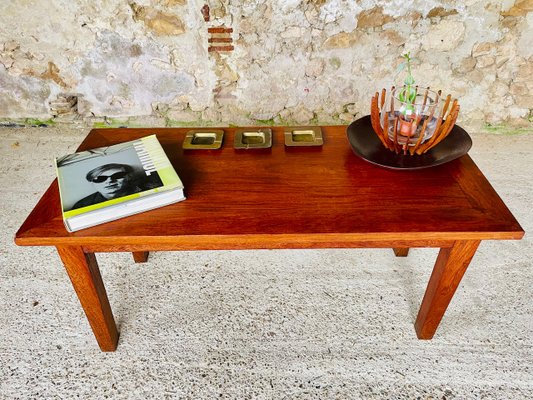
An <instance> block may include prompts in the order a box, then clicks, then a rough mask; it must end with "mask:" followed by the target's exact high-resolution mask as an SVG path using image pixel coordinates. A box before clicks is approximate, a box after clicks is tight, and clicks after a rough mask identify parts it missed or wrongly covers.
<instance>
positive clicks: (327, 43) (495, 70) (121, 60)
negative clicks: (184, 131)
mask: <svg viewBox="0 0 533 400" xmlns="http://www.w3.org/2000/svg"><path fill="white" fill-rule="evenodd" d="M2 3H3V4H2V6H3V9H2V12H1V13H0V51H1V52H0V118H3V119H18V118H26V117H34V118H40V119H48V118H55V119H58V120H67V121H68V120H73V119H78V120H79V119H82V120H85V121H87V122H89V123H90V122H91V121H94V120H97V119H98V118H102V117H131V116H134V117H142V118H145V121H149V122H151V123H153V124H167V125H169V124H179V123H183V122H191V121H192V122H195V123H198V124H208V123H215V124H224V123H236V124H254V123H257V122H263V123H264V122H265V120H268V122H273V123H287V122H296V123H302V124H304V123H310V122H311V123H313V122H333V123H335V122H349V121H351V120H353V119H354V118H356V117H357V116H360V115H364V114H367V113H368V110H369V101H370V97H371V94H372V93H373V92H374V91H376V90H379V89H380V88H381V87H390V86H391V85H392V84H393V81H394V79H395V70H396V66H397V64H398V63H399V62H400V61H399V58H400V55H401V54H402V53H403V52H405V51H411V53H412V54H413V55H414V56H415V57H416V58H417V59H418V60H419V64H418V65H416V67H415V69H414V75H415V79H417V82H418V83H421V84H422V83H423V84H427V85H430V86H432V87H434V88H441V89H443V90H444V91H445V92H449V93H451V94H452V95H453V96H455V97H458V98H459V101H460V104H461V106H462V110H461V115H460V118H459V120H460V122H461V124H462V125H464V126H467V127H468V126H472V127H474V126H476V127H479V126H481V125H482V124H484V123H487V122H488V123H491V124H500V123H505V124H507V125H509V126H516V127H528V126H530V120H531V113H532V109H533V98H532V96H531V92H532V89H533V79H532V76H533V62H532V61H533V46H532V42H533V0H516V1H513V0H505V1H503V2H502V1H496V0H493V1H485V0H468V1H458V0H457V1H456V0H440V1H437V0H433V1H431V0H425V1H422V0H410V1H400V0H395V1H384V0H360V1H347V0H276V1H261V0H250V1H244V0H238V1H236V0H234V1H231V2H230V1H228V0H226V1H221V0H209V1H199V0H135V1H133V0H130V2H129V3H128V2H125V1H121V0H108V1H102V0H100V1H94V0H91V1H87V0H80V1H77V2H69V1H59V0H55V1H49V2H48V1H47V2H44V1H35V0H7V1H6V0H3V2H2ZM206 4H207V5H208V6H209V14H208V15H209V18H210V20H209V21H205V20H204V16H203V14H202V8H203V7H204V6H205V5H206ZM204 10H205V9H204ZM220 26H223V27H226V28H231V29H232V31H231V33H230V34H229V35H227V37H231V43H230V44H231V46H232V48H231V50H229V51H209V46H210V44H209V43H208V40H209V39H210V38H211V36H210V35H212V34H210V33H208V28H213V27H220ZM212 36H213V37H215V36H216V35H212ZM396 81H398V78H396ZM68 96H76V97H77V99H78V104H77V106H76V107H72V109H69V107H70V106H68V105H65V104H67V103H65V101H66V100H65V99H66V98H68ZM62 102H63V103H62ZM58 104H59V105H58ZM69 104H71V103H69ZM61 107H63V108H65V107H66V109H61Z"/></svg>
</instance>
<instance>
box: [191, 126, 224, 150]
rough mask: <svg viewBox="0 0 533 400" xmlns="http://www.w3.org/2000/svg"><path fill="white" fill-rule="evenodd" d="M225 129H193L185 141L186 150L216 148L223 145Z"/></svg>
mask: <svg viewBox="0 0 533 400" xmlns="http://www.w3.org/2000/svg"><path fill="white" fill-rule="evenodd" d="M223 139H224V131H223V130H221V129H205V130H200V129H192V130H190V131H189V132H187V135H186V136H185V140H184V141H183V148H184V149H185V150H216V149H220V147H221V146H222V140H223Z"/></svg>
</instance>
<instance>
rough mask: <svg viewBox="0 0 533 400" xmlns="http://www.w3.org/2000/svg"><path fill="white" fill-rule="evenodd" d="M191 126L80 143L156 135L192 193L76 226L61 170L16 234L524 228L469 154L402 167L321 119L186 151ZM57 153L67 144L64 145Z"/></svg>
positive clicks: (499, 231)
mask: <svg viewBox="0 0 533 400" xmlns="http://www.w3.org/2000/svg"><path fill="white" fill-rule="evenodd" d="M190 129H192V128H143V129H134V128H123V129H94V130H92V131H91V132H90V133H89V135H88V136H87V138H86V139H85V140H84V141H83V143H82V144H81V145H80V147H79V150H80V151H81V150H87V149H90V148H95V147H101V146H107V145H112V144H116V143H120V142H125V141H128V140H133V139H136V138H140V137H143V136H147V135H150V134H154V133H155V134H156V135H157V138H158V139H159V141H160V142H161V145H162V146H163V148H164V150H165V152H166V154H167V155H168V157H169V159H170V161H171V162H172V164H173V165H174V167H175V169H176V171H177V173H178V175H179V176H180V177H181V179H182V181H183V184H184V186H185V194H186V196H187V200H185V201H183V202H180V203H176V204H173V205H169V206H166V207H162V208H159V209H156V210H151V211H147V212H143V213H140V214H137V215H133V216H130V217H126V218H123V219H120V220H117V221H113V222H108V223H105V224H101V225H98V226H95V227H92V228H88V229H84V230H81V231H77V232H74V233H68V232H67V231H66V229H65V227H64V225H63V220H62V217H61V209H60V200H59V192H58V186H57V180H55V181H54V182H53V183H52V184H51V186H50V187H49V189H48V190H47V191H46V192H45V194H44V195H43V197H42V198H41V200H40V201H39V203H38V204H37V205H36V207H35V208H34V210H33V211H32V212H31V214H30V215H29V216H28V218H27V220H26V221H25V222H24V224H23V225H22V226H21V228H20V229H19V231H18V232H17V234H16V238H15V241H16V243H17V244H19V245H44V246H46V245H52V246H56V245H80V246H84V248H86V249H88V250H90V251H120V250H123V251H130V250H131V251H134V250H165V249H169V250H172V249H176V250H179V249H182V250H187V249H190V250H193V249H238V248H312V247H320V248H325V247H375V246H377V247H380V246H382V247H387V246H388V245H390V244H391V243H396V244H399V245H405V246H407V247H416V246H428V245H429V246H430V245H435V246H436V247H438V246H440V245H442V244H443V243H445V242H447V241H448V242H450V243H452V242H453V241H454V240H469V239H472V240H481V239H520V238H521V237H522V236H523V234H524V232H523V230H522V228H521V227H520V225H519V224H518V222H517V221H516V219H515V218H514V217H513V215H512V214H511V212H510V211H509V209H508V208H507V207H506V206H505V204H504V203H503V201H502V200H501V199H500V197H499V196H498V194H497V193H496V192H495V191H494V189H493V188H492V186H491V185H490V183H489V182H488V181H487V179H486V178H485V177H484V176H483V174H482V173H481V171H480V170H479V169H478V167H477V166H476V165H475V163H474V162H473V161H472V159H471V158H470V157H469V156H468V155H466V156H463V157H461V158H459V159H457V160H454V161H452V162H449V163H447V164H445V165H440V166H437V167H433V168H428V169H424V170H416V171H394V170H387V169H384V168H380V167H378V166H375V165H372V164H370V163H368V162H366V161H364V160H362V159H360V158H359V157H357V156H356V155H354V153H353V152H352V149H351V147H350V145H349V143H348V139H347V136H346V126H323V127H322V132H323V136H324V144H323V146H320V147H318V146H317V147H307V148H304V147H296V148H293V147H286V146H285V145H284V136H283V135H284V128H283V127H271V129H272V135H273V145H272V148H271V149H261V150H259V149H254V150H236V149H234V148H233V139H234V135H235V130H236V128H218V129H223V130H224V132H225V136H224V143H223V146H222V148H221V149H220V150H183V149H182V143H183V140H184V138H185V134H186V133H187V132H188V131H189V130H190ZM58 156H59V154H58Z"/></svg>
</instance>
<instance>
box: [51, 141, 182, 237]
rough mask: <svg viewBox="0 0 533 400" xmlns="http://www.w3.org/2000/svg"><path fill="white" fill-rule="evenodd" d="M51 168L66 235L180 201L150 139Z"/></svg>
mask: <svg viewBox="0 0 533 400" xmlns="http://www.w3.org/2000/svg"><path fill="white" fill-rule="evenodd" d="M56 167H57V177H58V182H59V193H60V197H61V207H62V211H63V219H64V221H65V226H66V227H67V230H69V231H75V230H78V229H83V228H86V227H89V226H93V225H96V224H99V223H103V222H107V221H111V220H114V219H118V218H122V217H124V216H127V215H131V214H134V213H138V212H142V211H146V210H149V209H152V208H156V207H161V206H163V205H166V204H170V203H174V202H176V201H180V200H184V199H185V197H184V195H183V184H182V182H181V180H180V178H179V176H178V174H177V173H176V171H175V170H174V167H172V164H171V163H170V161H169V160H168V157H167V155H166V154H165V152H164V150H163V148H162V147H161V144H160V143H159V141H158V140H157V137H156V136H155V135H151V136H146V137H143V138H140V139H136V140H132V141H129V142H125V143H120V144H116V145H112V146H107V147H99V148H96V149H91V150H87V151H82V152H78V153H73V154H69V155H66V156H63V157H60V158H56Z"/></svg>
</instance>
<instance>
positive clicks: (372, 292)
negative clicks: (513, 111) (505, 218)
mask: <svg viewBox="0 0 533 400" xmlns="http://www.w3.org/2000/svg"><path fill="white" fill-rule="evenodd" d="M87 131H88V130H87V129H86V128H78V129H76V128H74V127H64V128H26V129H23V128H2V129H0V153H1V161H0V162H1V170H2V172H3V173H2V175H1V178H0V179H1V187H2V191H1V193H0V206H1V209H2V210H3V211H2V216H1V217H0V218H1V223H2V226H3V229H2V231H1V235H0V241H1V242H0V243H1V246H0V276H1V280H0V398H2V399H12V398H13V399H18V398H20V399H27V398H36V399H41V398H65V399H70V398H75V397H79V398H83V399H86V398H99V399H100V398H107V397H110V398H114V399H115V398H132V399H142V398H157V399H161V398H184V399H213V398H231V399H248V398H251V399H309V398H320V399H357V398H362V399H368V398H370V399H381V398H383V399H414V398H421V399H469V398H490V399H492V398H494V399H523V398H533V395H532V393H533V378H532V376H533V375H532V369H533V365H532V361H533V352H532V345H533V335H532V333H533V315H532V300H531V299H532V298H533V290H532V283H533V279H532V278H533V270H532V264H533V262H532V260H531V258H532V256H533V251H532V241H531V238H530V236H529V235H528V234H526V236H525V238H524V239H523V240H521V241H499V242H490V241H489V242H483V243H482V244H481V246H480V248H479V250H478V252H477V254H476V256H475V257H474V260H473V261H472V264H471V265H470V268H469V270H468V271H467V273H466V275H465V277H464V279H463V281H462V283H461V286H460V288H459V289H458V291H457V293H456V295H455V298H454V299H453V301H452V303H451V305H450V307H449V309H448V311H447V313H446V315H445V317H444V319H443V321H442V324H441V326H440V328H439V330H438V331H437V334H436V336H435V338H434V339H433V340H432V341H419V340H417V339H416V336H415V332H414V328H413V322H414V319H415V317H416V313H417V310H418V307H419V304H420V301H421V299H422V295H423V293H424V290H425V286H426V284H427V281H428V278H429V274H430V272H431V269H432V267H433V263H434V261H435V257H436V255H437V250H436V249H414V250H412V251H411V253H410V255H409V257H407V258H395V257H394V256H393V253H392V251H391V250H387V249H382V250H293V251H219V252H182V253H177V252H175V253H169V252H161V253H152V254H151V255H150V259H149V262H148V263H147V264H134V263H133V260H132V258H131V255H130V254H126V253H119V254H103V255H98V260H99V263H100V267H101V271H102V274H103V278H104V282H105V283H106V286H107V291H108V295H109V298H110V302H111V305H112V307H113V310H114V314H115V318H116V320H117V323H118V324H119V328H120V331H121V337H120V342H119V347H118V351H117V352H115V353H108V354H105V353H101V352H100V351H99V349H98V347H97V345H96V342H95V340H94V337H93V335H92V332H91V330H90V328H89V325H88V323H87V321H86V319H85V316H84V314H83V311H82V310H81V307H80V305H79V303H78V300H77V298H76V296H75V294H74V292H73V290H72V287H71V285H70V282H69V280H68V277H67V275H66V273H65V271H64V269H63V267H62V265H61V263H60V261H59V258H58V257H57V255H56V254H55V251H54V249H53V248H29V247H16V246H15V245H14V243H13V237H14V234H15V232H16V230H17V229H18V227H19V226H20V224H21V223H22V222H23V220H24V219H25V217H26V216H27V214H28V212H29V211H30V210H31V209H32V207H33V206H34V205H35V203H36V202H37V200H38V198H39V196H40V195H41V193H42V192H43V191H44V190H45V189H46V187H48V185H49V184H50V182H51V181H52V180H53V178H54V174H55V172H54V168H53V157H54V156H56V155H57V156H59V155H63V154H66V153H68V152H71V151H74V150H75V148H76V147H77V145H78V143H79V142H80V141H81V139H82V138H83V137H84V136H85V134H86V133H87ZM473 140H474V147H473V149H472V150H471V151H470V155H471V156H472V157H473V158H474V160H475V161H476V162H477V163H478V165H479V166H480V167H481V169H482V170H483V171H484V173H485V174H486V176H487V177H488V178H489V180H490V181H491V182H492V184H493V186H494V187H495V188H496V190H497V191H498V193H499V194H500V196H501V197H502V198H503V199H504V201H505V202H506V204H507V205H508V206H509V208H510V209H511V211H512V212H513V213H514V215H515V216H516V218H517V219H518V220H519V221H520V223H521V224H522V227H523V228H524V229H525V230H526V232H528V231H531V229H532V228H533V214H532V211H531V209H532V204H533V189H532V179H531V168H532V167H533V165H532V163H531V159H532V156H533V135H529V136H524V135H522V136H487V135H484V136H482V135H474V136H473Z"/></svg>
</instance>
